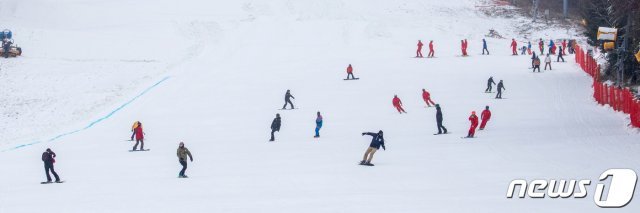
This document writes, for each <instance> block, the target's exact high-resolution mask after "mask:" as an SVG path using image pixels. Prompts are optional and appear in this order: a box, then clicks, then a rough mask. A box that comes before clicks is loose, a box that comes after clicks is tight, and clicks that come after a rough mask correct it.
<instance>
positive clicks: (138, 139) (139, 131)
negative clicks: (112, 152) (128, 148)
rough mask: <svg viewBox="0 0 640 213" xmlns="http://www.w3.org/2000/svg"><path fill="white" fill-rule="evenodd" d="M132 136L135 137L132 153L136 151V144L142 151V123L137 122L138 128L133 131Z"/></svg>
mask: <svg viewBox="0 0 640 213" xmlns="http://www.w3.org/2000/svg"><path fill="white" fill-rule="evenodd" d="M133 134H135V136H136V145H134V146H133V151H136V150H138V144H140V150H141V151H144V131H142V123H141V122H140V121H138V126H137V127H136V128H135V129H133Z"/></svg>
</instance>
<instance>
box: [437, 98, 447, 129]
mask: <svg viewBox="0 0 640 213" xmlns="http://www.w3.org/2000/svg"><path fill="white" fill-rule="evenodd" d="M436 123H437V124H438V134H437V135H439V134H447V128H445V127H444V126H443V125H442V109H440V104H436ZM443 131H444V132H443Z"/></svg>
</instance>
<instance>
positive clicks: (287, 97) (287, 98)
mask: <svg viewBox="0 0 640 213" xmlns="http://www.w3.org/2000/svg"><path fill="white" fill-rule="evenodd" d="M292 98H293V99H296V98H295V97H293V95H291V90H287V94H284V106H282V109H285V108H287V104H291V109H293V108H294V107H293V103H292V102H291V99H292Z"/></svg>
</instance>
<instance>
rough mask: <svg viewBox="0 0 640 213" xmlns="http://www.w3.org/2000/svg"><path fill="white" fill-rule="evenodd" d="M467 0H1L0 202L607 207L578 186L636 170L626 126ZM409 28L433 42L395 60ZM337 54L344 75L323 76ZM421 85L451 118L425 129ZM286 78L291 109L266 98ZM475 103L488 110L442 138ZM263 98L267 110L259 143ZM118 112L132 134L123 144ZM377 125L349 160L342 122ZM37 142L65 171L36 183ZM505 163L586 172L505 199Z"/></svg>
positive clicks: (633, 136)
mask: <svg viewBox="0 0 640 213" xmlns="http://www.w3.org/2000/svg"><path fill="white" fill-rule="evenodd" d="M483 4H484V1H475V0H454V1H436V0H405V1H399V0H373V1H372V0H350V1H346V0H331V1H307V0H303V1H293V0H274V1H258V0H238V1H212V0H191V1H171V0H138V1H125V0H56V1H51V0H29V1H21V0H2V1H0V23H2V27H4V28H8V29H11V30H12V31H13V34H14V35H13V36H14V40H15V41H16V43H17V44H18V45H19V46H21V47H22V48H23V50H24V54H23V56H21V57H18V58H10V59H4V58H2V59H0V64H1V65H0V90H1V91H2V95H0V112H1V113H2V114H1V115H0V117H2V119H0V138H2V139H1V141H0V151H2V152H0V162H2V164H0V165H2V171H3V172H2V175H0V183H1V184H0V212H3V213H4V212H11V213H14V212H36V211H49V212H179V211H188V212H599V211H604V210H607V209H602V208H599V207H597V206H596V205H595V204H594V202H593V194H594V192H595V190H594V189H595V185H596V184H597V183H598V176H599V175H600V174H601V173H602V172H603V171H605V170H607V169H609V168H631V169H635V170H636V171H640V170H638V169H639V168H640V160H639V159H638V157H637V153H638V152H640V145H639V144H638V139H639V138H640V137H639V135H638V133H637V132H636V130H633V129H629V128H627V126H626V124H627V123H628V120H626V119H625V116H624V115H623V114H621V113H614V112H613V111H612V110H610V109H609V108H607V107H602V106H598V105H596V103H595V102H594V101H593V99H592V97H591V88H590V85H591V79H590V78H588V77H587V76H586V74H584V73H583V72H582V71H581V70H580V69H579V67H578V66H576V65H575V63H574V62H573V61H574V60H573V55H568V56H565V60H567V62H566V63H553V70H551V71H550V70H546V71H545V70H543V72H542V73H532V72H531V70H530V69H528V68H529V67H530V65H531V61H530V59H529V58H530V57H529V56H511V55H510V54H511V49H510V47H509V45H510V40H511V38H516V39H517V40H518V41H519V42H520V43H519V46H522V45H523V43H522V42H523V41H525V39H524V37H523V36H522V35H520V34H518V32H520V31H519V30H517V29H516V28H517V27H516V26H517V25H519V24H521V23H523V22H527V21H528V20H527V19H526V18H511V19H505V18H499V17H487V16H485V15H483V14H482V13H479V12H478V8H480V7H479V6H482V5H483ZM489 29H495V30H497V31H498V32H500V34H502V35H503V36H505V37H506V38H507V39H494V38H486V39H487V42H488V45H489V50H490V51H491V55H489V56H486V55H485V56H483V55H481V54H480V53H481V49H482V43H481V39H482V38H484V35H485V34H487V33H488V32H489ZM577 34H579V33H578V32H575V31H574V30H573V29H561V28H552V29H546V30H543V31H539V32H533V34H532V35H530V38H543V39H545V40H548V39H552V38H571V37H573V36H575V35H577ZM418 39H421V40H422V42H423V43H425V47H424V48H423V54H424V55H426V54H427V52H428V48H427V44H428V42H429V40H434V44H435V56H436V58H431V59H428V58H414V56H415V48H416V43H417V40H418ZM462 39H468V41H469V50H468V51H469V54H470V56H469V57H460V40H462ZM536 46H537V45H535V44H534V47H536ZM534 49H537V48H534ZM554 61H555V58H554ZM348 64H352V65H353V68H354V74H355V75H356V77H359V78H360V80H358V81H344V80H342V79H344V78H345V77H346V72H345V70H346V67H347V65H348ZM490 76H493V77H494V79H495V80H496V81H498V80H504V83H505V87H506V91H505V92H504V94H503V97H505V99H502V100H497V99H494V98H493V97H494V96H495V93H491V94H487V93H484V92H483V91H484V89H485V86H486V80H487V79H488V78H489V77H490ZM423 88H424V89H427V90H428V91H429V92H430V93H431V95H432V99H433V100H434V101H435V102H437V103H439V104H440V105H441V106H442V110H443V113H444V126H446V127H447V129H449V131H450V132H451V134H447V135H438V136H435V135H433V133H435V132H437V129H436V122H435V109H434V108H425V104H424V102H423V101H422V98H421V89H423ZM287 89H290V90H291V92H292V94H293V95H294V96H295V98H296V99H295V100H294V104H295V106H296V107H297V108H299V109H297V110H291V111H284V110H278V109H280V108H281V107H282V104H284V100H283V99H284V93H285V91H286V90H287ZM394 95H398V96H399V97H400V98H401V99H402V101H403V102H404V104H405V107H404V108H405V109H406V110H407V112H408V113H407V114H398V113H397V111H395V109H394V108H393V107H392V105H391V99H392V98H393V96H394ZM487 105H488V106H490V107H491V110H492V113H493V116H492V119H491V120H490V121H489V124H488V127H487V128H486V129H485V130H482V131H477V133H476V136H477V138H474V139H461V137H462V136H466V134H467V130H468V127H469V121H468V120H467V118H468V116H469V115H470V113H471V111H476V112H477V113H480V112H481V111H482V109H483V108H484V106H487ZM317 111H320V112H322V114H323V116H324V126H323V128H322V130H321V138H319V139H314V138H313V137H312V136H313V134H314V132H313V131H314V128H315V122H314V121H315V114H316V112H317ZM276 113H280V114H281V116H282V123H283V124H282V128H281V131H280V132H278V133H276V141H275V142H271V143H269V142H267V140H268V139H269V132H270V129H269V126H270V124H271V120H272V119H273V118H274V117H275V114H276ZM137 120H139V121H141V122H142V123H143V126H144V129H145V133H146V135H145V136H146V141H145V148H148V149H150V151H149V152H128V151H127V150H130V149H131V148H132V147H133V144H132V142H129V141H127V140H128V139H129V137H130V136H131V132H130V128H131V125H132V124H133V122H134V121H137ZM77 130H79V131H77ZM378 130H383V131H384V132H385V139H386V147H387V150H386V151H383V150H379V151H378V152H377V153H376V154H375V156H374V159H373V162H372V163H374V164H375V166H374V167H365V166H359V165H357V163H358V162H359V161H360V160H361V158H362V155H363V153H364V151H365V149H366V148H367V146H368V145H369V142H370V140H371V137H369V136H364V137H363V136H361V133H362V132H365V131H378ZM58 136H60V137H58ZM181 141H183V142H185V144H186V147H188V148H189V149H190V150H191V152H192V153H193V156H194V161H193V162H190V164H189V168H188V170H187V175H189V176H190V178H188V179H178V178H176V177H177V174H178V172H179V170H180V165H179V163H178V160H177V157H176V148H177V146H178V143H179V142H181ZM26 144H32V145H27V146H22V145H26ZM16 147H18V148H16ZM46 148H51V149H53V151H54V152H56V153H57V155H58V157H57V158H56V164H55V166H56V171H57V172H58V174H59V175H60V176H61V178H62V179H63V180H65V181H66V183H64V184H49V185H41V184H39V182H41V181H45V180H46V179H45V175H44V174H43V173H44V171H43V170H44V169H43V165H42V161H41V160H40V157H41V154H42V152H43V151H44V150H45V149H46ZM513 179H527V180H532V179H590V180H592V181H593V183H592V184H591V185H590V186H589V193H590V194H589V195H588V196H587V197H586V198H584V199H576V198H569V199H550V198H545V199H531V198H528V197H527V198H524V199H519V198H516V199H507V198H506V196H505V195H506V192H507V187H508V184H509V183H510V181H511V180H513ZM637 191H638V190H637V189H636V192H637ZM636 194H638V193H636ZM638 209H640V204H638V202H637V201H635V202H634V201H632V202H631V203H630V204H629V205H627V206H626V207H624V208H622V209H619V211H620V212H637V211H638Z"/></svg>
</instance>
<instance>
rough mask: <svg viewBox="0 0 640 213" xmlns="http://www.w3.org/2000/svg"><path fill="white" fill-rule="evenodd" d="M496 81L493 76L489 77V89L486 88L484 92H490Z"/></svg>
mask: <svg viewBox="0 0 640 213" xmlns="http://www.w3.org/2000/svg"><path fill="white" fill-rule="evenodd" d="M495 84H496V82H495V81H493V76H491V77H489V80H487V89H486V90H484V92H486V93H490V92H491V90H492V89H493V85H495Z"/></svg>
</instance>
